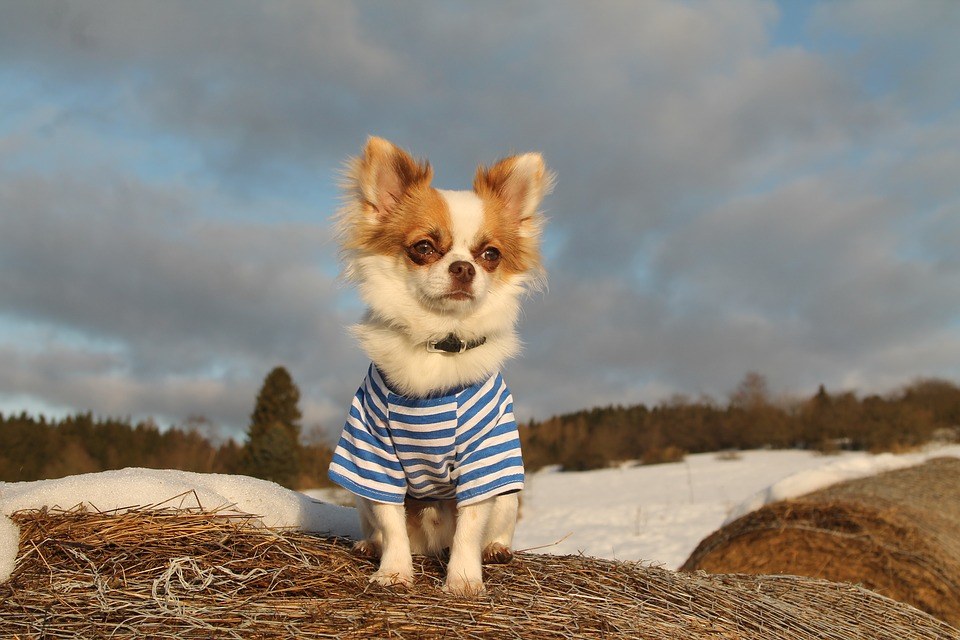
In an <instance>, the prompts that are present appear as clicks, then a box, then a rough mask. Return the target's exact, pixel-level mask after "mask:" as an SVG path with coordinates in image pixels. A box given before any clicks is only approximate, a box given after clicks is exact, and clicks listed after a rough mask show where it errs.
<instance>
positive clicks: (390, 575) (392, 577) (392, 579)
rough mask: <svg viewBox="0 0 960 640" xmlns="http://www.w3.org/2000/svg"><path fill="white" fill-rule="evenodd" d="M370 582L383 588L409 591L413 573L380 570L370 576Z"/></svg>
mask: <svg viewBox="0 0 960 640" xmlns="http://www.w3.org/2000/svg"><path fill="white" fill-rule="evenodd" d="M370 582H373V583H375V584H379V585H381V586H384V587H406V588H408V589H409V588H410V587H412V586H413V572H412V571H411V572H409V573H408V572H406V571H389V570H387V571H385V570H383V569H380V570H379V571H377V572H376V573H375V574H373V575H372V576H370Z"/></svg>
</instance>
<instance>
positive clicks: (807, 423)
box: [0, 367, 960, 489]
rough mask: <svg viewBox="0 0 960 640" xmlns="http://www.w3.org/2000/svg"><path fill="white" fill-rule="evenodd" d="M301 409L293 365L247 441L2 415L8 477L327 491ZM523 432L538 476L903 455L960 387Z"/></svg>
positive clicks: (753, 386) (769, 402)
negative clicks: (191, 476) (817, 454)
mask: <svg viewBox="0 0 960 640" xmlns="http://www.w3.org/2000/svg"><path fill="white" fill-rule="evenodd" d="M298 402H299V390H298V389H297V387H296V385H295V384H294V383H293V381H292V380H291V379H290V376H289V374H288V373H287V372H286V370H285V369H283V368H282V367H277V368H276V369H274V370H273V371H271V372H270V374H269V375H268V376H267V378H266V379H265V381H264V386H263V388H262V389H261V391H260V394H259V395H258V397H257V399H256V402H255V406H254V412H253V414H252V415H251V420H250V426H249V428H248V431H247V434H246V439H245V441H244V442H243V443H242V444H241V443H237V442H236V441H234V440H232V439H230V440H227V441H225V442H222V443H220V444H214V442H213V441H212V440H213V439H212V438H211V437H210V433H209V429H207V427H206V425H207V423H206V421H204V420H203V419H194V420H192V421H191V422H190V423H189V424H187V425H184V426H178V427H172V428H169V429H160V428H159V427H157V426H156V425H155V424H153V423H152V422H139V423H136V424H132V423H131V422H130V421H129V420H123V419H116V418H95V417H94V416H93V415H92V414H90V413H84V414H78V415H74V416H70V417H67V418H63V419H59V420H48V419H46V418H44V417H43V416H39V417H33V416H29V415H27V414H25V413H22V414H20V415H18V416H4V415H0V480H3V481H14V482H16V481H25V480H40V479H46V478H57V477H63V476H67V475H74V474H79V473H88V472H94V471H105V470H109V469H121V468H124V467H150V468H160V469H182V470H185V471H198V472H207V473H231V474H233V473H242V474H246V475H252V476H255V477H260V478H265V479H268V480H273V481H275V482H279V483H280V484H283V485H284V486H288V487H291V488H300V489H304V488H310V487H318V486H325V485H328V484H329V483H328V481H327V479H326V468H327V465H328V463H329V461H330V457H331V455H332V451H331V447H330V444H331V443H330V442H327V441H325V440H324V439H323V438H322V437H320V436H319V433H320V430H319V429H314V430H311V431H310V433H309V434H306V436H305V435H304V434H303V433H302V430H301V427H300V424H299V421H300V411H299V408H298V406H297V405H298ZM520 437H521V440H522V443H523V456H524V461H525V464H526V466H527V469H528V470H529V471H534V470H536V469H539V468H542V467H544V466H546V465H559V466H560V467H561V468H562V469H564V470H566V471H582V470H587V469H595V468H601V467H605V466H608V465H610V464H613V463H616V462H623V461H629V460H636V461H638V462H640V463H643V464H655V463H660V462H670V461H677V460H682V459H683V457H684V456H685V455H686V454H688V453H702V452H710V451H736V450H740V449H756V448H761V447H772V448H801V449H815V450H818V451H823V452H830V451H835V450H839V449H852V450H867V451H873V452H880V451H901V450H906V449H909V448H912V447H915V446H918V445H921V444H924V443H927V442H930V441H932V440H944V441H957V439H960V388H958V387H957V386H956V385H955V384H953V383H951V382H948V381H945V380H933V379H928V380H919V381H917V382H914V383H912V384H910V385H908V386H906V387H904V388H903V389H902V390H900V391H898V392H896V393H893V394H888V395H885V396H879V395H869V396H866V397H863V398H860V397H858V396H857V395H856V394H854V393H852V392H842V393H834V394H831V393H828V392H827V391H826V389H824V388H823V387H821V388H820V389H819V391H818V392H817V393H816V394H814V395H813V396H812V397H809V398H805V399H799V400H790V401H786V400H778V399H775V398H772V397H771V394H770V393H769V391H768V389H767V383H766V380H765V379H764V377H763V376H761V375H759V374H756V373H750V374H747V376H745V377H744V379H743V380H742V381H741V383H740V384H739V386H738V387H737V388H736V390H735V391H734V392H733V393H732V394H731V395H730V398H729V400H728V401H727V402H726V403H724V404H719V403H717V402H715V401H713V400H712V399H709V398H701V399H698V400H696V401H692V400H690V399H688V398H685V397H675V398H673V399H671V400H670V401H667V402H664V403H661V404H658V405H656V406H653V407H647V406H646V405H643V404H638V405H633V406H626V407H622V406H616V407H605V408H596V409H590V410H584V411H578V412H575V413H570V414H566V415H562V416H556V417H553V418H549V419H547V420H544V421H531V422H528V423H525V424H522V425H521V426H520Z"/></svg>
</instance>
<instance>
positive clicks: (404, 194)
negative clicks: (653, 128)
mask: <svg viewBox="0 0 960 640" xmlns="http://www.w3.org/2000/svg"><path fill="white" fill-rule="evenodd" d="M432 177H433V171H432V169H431V168H430V165H429V163H427V162H426V161H418V160H415V159H414V158H413V157H411V156H410V155H409V154H408V153H406V152H405V151H403V150H402V149H400V148H399V147H397V146H395V145H394V144H392V143H390V142H388V141H387V140H384V139H382V138H370V139H369V140H368V141H367V145H366V147H365V149H364V152H363V155H362V156H360V157H358V158H355V159H353V160H352V161H351V162H350V164H349V166H348V169H347V172H346V180H345V184H344V187H345V195H346V202H345V203H344V207H343V209H342V210H341V213H340V220H339V231H340V238H341V248H342V252H343V257H344V263H345V275H346V276H347V278H348V279H350V280H352V281H354V282H356V283H357V284H358V286H359V290H360V294H361V296H362V297H363V299H364V301H365V302H366V303H367V304H368V305H369V307H370V312H371V313H372V314H373V315H374V316H376V317H377V318H379V319H380V320H383V321H386V322H388V323H390V324H391V325H396V326H399V327H403V328H406V329H412V330H420V331H426V332H431V331H434V329H432V328H431V325H433V326H436V331H446V330H448V328H449V327H450V326H451V324H450V322H451V321H455V322H459V323H465V324H466V325H468V326H467V329H468V331H469V329H470V327H469V324H470V319H471V318H474V317H477V318H479V317H485V318H486V322H489V321H490V320H491V319H493V318H495V317H496V315H497V313H498V309H502V311H503V317H502V320H503V321H504V322H507V323H508V324H510V325H512V323H513V321H514V320H515V315H516V313H515V309H516V306H517V303H516V300H517V298H518V297H519V295H520V294H521V293H522V292H523V291H524V290H525V289H527V288H528V287H530V286H531V285H533V286H536V285H537V284H538V283H540V282H541V280H542V277H543V268H542V265H541V258H540V250H539V243H540V232H541V227H542V224H543V216H542V215H541V214H540V213H539V211H538V207H539V205H540V201H541V199H542V197H543V195H544V194H545V193H546V192H547V191H548V190H549V188H550V185H551V176H550V174H549V173H548V172H547V169H546V167H545V166H544V162H543V159H542V157H541V156H540V154H538V153H526V154H522V155H516V156H512V157H508V158H505V159H503V160H500V161H499V162H497V163H496V164H494V165H493V166H491V167H489V168H485V167H480V168H478V169H477V172H476V174H475V176H474V180H473V189H472V190H471V191H445V190H438V189H435V188H433V187H432V186H431V180H432ZM510 310H513V312H512V313H511V312H509V311H510Z"/></svg>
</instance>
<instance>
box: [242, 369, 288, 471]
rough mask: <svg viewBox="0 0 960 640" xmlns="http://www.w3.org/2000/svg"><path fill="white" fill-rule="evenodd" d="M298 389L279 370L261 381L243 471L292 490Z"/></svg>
mask: <svg viewBox="0 0 960 640" xmlns="http://www.w3.org/2000/svg"><path fill="white" fill-rule="evenodd" d="M299 402H300V390H299V389H298V388H297V385H296V384H294V382H293V379H292V378H291V377H290V374H289V373H288V372H287V370H286V369H284V368H283V367H276V368H275V369H274V370H273V371H271V372H270V373H269V374H268V375H267V377H266V379H265V380H264V381H263V387H262V388H261V389H260V393H259V394H258V395H257V404H256V406H255V407H254V410H253V414H252V415H251V416H250V428H249V430H248V431H247V443H246V446H245V447H244V449H245V450H244V456H243V458H244V465H243V466H244V471H245V472H246V473H247V474H248V475H251V476H254V477H256V478H263V479H264V480H271V481H273V482H276V483H278V484H281V485H283V486H285V487H289V488H292V487H293V484H294V482H295V481H296V479H297V476H298V475H299V473H300V418H301V415H300V409H299V407H298V406H297V405H298V403H299Z"/></svg>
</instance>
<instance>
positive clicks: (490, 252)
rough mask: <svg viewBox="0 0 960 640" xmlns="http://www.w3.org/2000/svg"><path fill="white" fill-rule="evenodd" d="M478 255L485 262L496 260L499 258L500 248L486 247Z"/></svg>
mask: <svg viewBox="0 0 960 640" xmlns="http://www.w3.org/2000/svg"><path fill="white" fill-rule="evenodd" d="M480 257H481V258H483V259H484V260H486V261H487V262H497V261H499V260H500V250H499V249H497V248H496V247H487V248H486V249H484V250H483V253H481V254H480Z"/></svg>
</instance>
